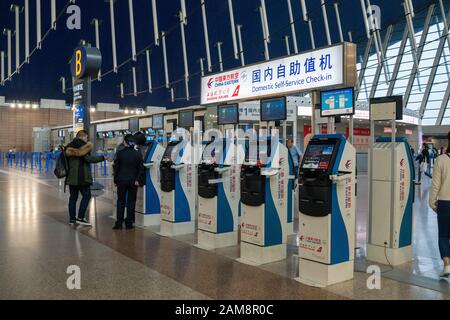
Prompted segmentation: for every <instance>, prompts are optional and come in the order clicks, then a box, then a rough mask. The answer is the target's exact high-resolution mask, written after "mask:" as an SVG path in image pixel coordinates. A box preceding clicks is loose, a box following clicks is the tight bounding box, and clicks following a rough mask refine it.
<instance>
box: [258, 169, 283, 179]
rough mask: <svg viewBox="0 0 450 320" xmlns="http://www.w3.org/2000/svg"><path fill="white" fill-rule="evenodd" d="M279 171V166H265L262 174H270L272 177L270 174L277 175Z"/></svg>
mask: <svg viewBox="0 0 450 320" xmlns="http://www.w3.org/2000/svg"><path fill="white" fill-rule="evenodd" d="M279 173H280V170H279V169H277V168H267V169H265V168H263V169H262V170H261V175H262V176H269V177H270V176H275V175H277V174H279Z"/></svg>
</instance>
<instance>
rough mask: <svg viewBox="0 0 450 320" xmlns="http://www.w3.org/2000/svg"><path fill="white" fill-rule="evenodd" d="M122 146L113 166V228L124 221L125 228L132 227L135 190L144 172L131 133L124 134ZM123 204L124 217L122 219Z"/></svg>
mask: <svg viewBox="0 0 450 320" xmlns="http://www.w3.org/2000/svg"><path fill="white" fill-rule="evenodd" d="M124 146H125V148H123V149H122V150H120V151H119V152H118V153H117V154H116V158H115V160H114V166H113V168H114V184H115V185H116V186H117V221H116V223H115V225H114V227H113V229H114V230H118V229H122V227H123V223H124V222H125V227H126V228H127V229H132V228H133V221H134V211H135V208H136V197H137V191H138V187H139V185H140V184H142V177H143V174H144V163H143V160H142V155H141V153H140V152H139V151H137V150H136V149H135V142H134V140H133V136H132V135H131V134H128V135H126V136H125V139H124ZM125 205H126V207H127V218H126V219H124V215H125Z"/></svg>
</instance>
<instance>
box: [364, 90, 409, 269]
mask: <svg viewBox="0 0 450 320" xmlns="http://www.w3.org/2000/svg"><path fill="white" fill-rule="evenodd" d="M370 109H371V111H370V112H371V127H374V121H381V120H391V121H392V134H391V137H380V138H378V139H376V141H374V140H375V139H374V136H373V130H372V133H371V135H372V136H371V147H370V150H369V216H368V230H367V240H368V241H367V242H368V243H367V259H368V260H370V261H374V262H378V263H383V264H390V265H394V266H395V265H400V264H403V263H405V262H408V261H410V260H412V255H413V252H412V230H413V210H414V197H415V194H414V192H415V190H414V161H413V157H412V154H411V151H410V150H411V149H410V145H409V144H408V141H407V140H406V138H397V137H396V120H399V119H402V116H403V114H402V111H403V101H402V97H384V98H376V99H371V101H370Z"/></svg>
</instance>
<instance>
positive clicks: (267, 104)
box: [260, 97, 287, 121]
mask: <svg viewBox="0 0 450 320" xmlns="http://www.w3.org/2000/svg"><path fill="white" fill-rule="evenodd" d="M260 113H261V121H282V120H286V119H287V111H286V97H283V98H277V99H267V100H261V110H260Z"/></svg>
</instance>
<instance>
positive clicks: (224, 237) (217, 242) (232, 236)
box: [195, 229, 238, 250]
mask: <svg viewBox="0 0 450 320" xmlns="http://www.w3.org/2000/svg"><path fill="white" fill-rule="evenodd" d="M197 236H198V243H197V244H196V245H195V246H196V247H197V248H200V249H205V250H214V249H217V248H225V247H231V246H235V245H237V243H238V233H237V231H233V232H226V233H212V232H208V231H204V230H201V229H198V234H197Z"/></svg>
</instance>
